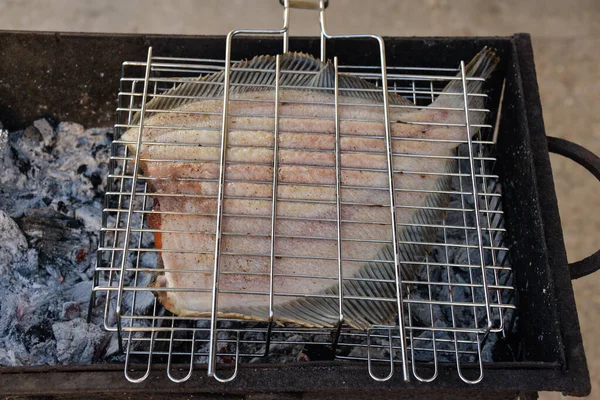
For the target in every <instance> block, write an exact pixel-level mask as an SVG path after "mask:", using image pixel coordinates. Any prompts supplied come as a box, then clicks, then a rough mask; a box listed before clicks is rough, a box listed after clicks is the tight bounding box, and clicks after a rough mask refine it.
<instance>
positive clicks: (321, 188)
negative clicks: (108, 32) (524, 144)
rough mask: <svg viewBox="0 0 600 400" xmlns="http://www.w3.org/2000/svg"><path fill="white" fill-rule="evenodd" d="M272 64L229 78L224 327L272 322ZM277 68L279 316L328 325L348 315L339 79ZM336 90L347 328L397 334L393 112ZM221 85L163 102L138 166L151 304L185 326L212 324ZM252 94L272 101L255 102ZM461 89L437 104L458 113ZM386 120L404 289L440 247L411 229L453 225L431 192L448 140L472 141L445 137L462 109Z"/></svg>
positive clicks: (454, 130)
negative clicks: (146, 206) (239, 321)
mask: <svg viewBox="0 0 600 400" xmlns="http://www.w3.org/2000/svg"><path fill="white" fill-rule="evenodd" d="M274 60H275V57H271V56H261V57H256V58H254V59H252V60H250V61H243V62H241V63H239V64H237V65H234V67H233V72H232V75H231V85H232V86H231V96H230V104H229V115H230V116H229V120H228V134H227V145H228V149H227V153H226V167H225V186H224V196H225V200H224V203H223V215H224V216H223V227H222V231H223V237H222V247H221V259H220V260H221V263H220V275H219V298H218V312H219V315H220V316H222V317H235V318H244V319H254V320H268V319H269V288H270V260H271V258H270V244H271V208H272V194H273V193H272V192H273V187H272V181H273V177H274V176H273V175H274V171H273V165H274V164H273V157H274V154H273V151H274V150H273V147H274V140H275V136H274V129H275V125H274V124H275V120H274V118H273V115H274V112H275V102H274V90H273V88H272V86H271V87H269V85H273V84H274V73H273V72H272V71H274ZM496 63H497V58H496V57H495V55H494V53H493V52H492V51H491V50H489V49H484V50H483V51H482V52H480V53H479V54H478V55H477V56H476V57H475V58H474V59H473V60H472V61H471V63H469V65H468V66H467V75H468V76H479V77H484V78H485V77H487V76H488V75H489V74H490V73H491V72H492V70H493V69H494V67H495V65H496ZM237 67H246V68H261V69H263V70H265V71H268V70H269V69H270V71H271V72H260V73H256V72H254V73H248V72H244V71H236V68H237ZM281 70H282V71H286V72H282V75H281V79H282V80H281V81H280V84H281V89H280V91H279V116H280V117H279V124H278V132H279V133H278V135H279V140H278V148H279V150H278V163H279V167H278V170H277V171H276V173H277V181H278V187H277V216H276V222H275V235H276V236H275V240H274V254H275V261H274V279H273V292H274V294H275V295H274V298H273V302H274V307H273V318H274V320H275V321H276V322H278V323H284V322H285V323H295V324H300V325H304V326H309V327H332V326H335V325H336V324H337V323H338V320H339V312H340V311H339V303H338V261H337V224H336V219H337V206H336V172H335V152H334V149H335V120H334V117H335V108H334V105H333V104H334V94H333V92H332V90H331V88H332V87H333V77H334V72H333V69H332V67H331V64H330V63H321V62H320V61H318V60H315V59H314V58H312V57H310V56H307V55H304V54H298V53H289V54H285V55H283V56H281ZM298 71H304V72H306V71H308V72H313V73H312V74H301V73H298ZM252 74H253V75H252ZM339 76H340V78H339V81H340V92H339V116H340V135H341V138H340V154H341V156H340V166H341V171H340V176H339V179H340V184H341V202H342V205H341V219H342V220H343V221H344V222H343V223H342V225H341V237H342V239H343V240H342V244H341V254H342V258H343V260H344V261H343V262H342V270H343V277H344V283H343V292H344V310H343V314H344V322H345V323H347V324H348V325H349V326H352V327H355V328H363V329H364V328H367V327H370V326H373V325H384V324H391V323H393V321H394V318H395V317H397V313H398V309H397V303H396V300H395V298H396V286H395V271H394V263H393V260H394V255H393V247H392V243H391V241H392V228H391V225H390V223H391V212H390V198H389V189H388V185H389V183H388V182H389V178H388V169H387V168H388V167H387V158H386V155H385V151H386V142H385V126H384V123H383V119H384V112H383V107H382V106H381V105H382V101H381V94H380V93H376V92H374V91H371V92H369V91H368V90H367V91H365V90H363V91H355V92H353V91H351V90H347V89H352V88H362V89H373V88H375V87H374V86H372V85H371V84H370V83H368V82H366V81H363V80H360V79H358V78H355V77H350V76H347V75H339ZM222 80H223V74H222V73H217V74H213V75H209V76H205V77H202V78H200V79H198V80H197V81H196V82H191V83H184V84H182V85H180V86H178V87H176V88H175V89H172V90H171V91H169V92H167V94H171V95H179V96H187V97H191V99H187V100H182V99H177V98H173V97H157V98H155V99H153V100H152V101H150V102H149V103H148V104H147V107H146V109H147V110H148V114H147V115H146V117H145V120H144V129H143V133H142V135H143V136H142V145H141V148H140V161H141V164H140V166H141V169H142V171H143V176H144V177H146V178H148V179H149V180H148V182H149V186H150V188H151V191H152V192H153V198H154V207H153V212H152V213H151V214H149V217H148V225H149V226H150V227H151V228H152V229H154V230H155V232H156V233H155V234H154V235H155V245H156V247H157V249H160V250H161V253H160V257H161V261H162V266H163V267H164V271H163V272H162V273H161V274H160V275H159V276H158V278H157V280H156V288H157V295H158V298H159V300H160V302H161V303H162V304H163V305H164V306H165V307H166V308H167V309H168V310H169V311H171V312H173V313H174V314H177V315H182V316H197V317H206V316H210V313H211V304H212V286H213V264H214V249H215V230H216V217H215V215H216V213H217V193H218V179H219V161H220V144H221V112H222V90H223V89H222V85H214V84H211V83H219V82H222ZM248 83H261V84H263V85H265V87H264V88H263V89H262V90H256V89H255V88H252V87H250V86H248V85H247V84H248ZM480 88H481V82H480V81H471V82H470V83H469V92H471V93H473V92H476V91H479V90H480ZM461 91H462V83H461V81H453V82H452V83H450V84H449V85H448V87H447V88H446V89H445V91H444V94H442V95H440V96H439V97H438V98H437V100H436V101H435V102H434V103H432V106H435V107H436V108H458V109H460V108H463V107H464V105H463V101H462V99H463V98H462V95H460V96H457V95H451V94H449V93H453V92H454V93H460V92H461ZM389 99H390V104H392V105H411V104H412V103H410V102H409V101H408V100H406V99H405V98H403V97H401V96H399V95H396V94H390V95H389ZM469 102H470V103H469V106H470V107H471V108H481V106H482V100H481V98H480V97H472V98H470V100H469ZM160 110H170V111H171V112H160ZM173 110H177V111H176V112H173ZM483 118H484V115H483V113H481V112H471V114H470V120H471V124H480V123H482V122H483ZM390 121H391V124H390V128H391V134H392V137H393V138H394V140H393V143H392V149H393V153H394V154H395V155H394V157H393V166H394V171H395V172H394V174H393V181H394V186H395V189H396V193H395V202H396V205H397V206H398V208H397V210H396V220H397V224H398V227H397V232H398V240H399V253H400V259H401V261H403V264H402V266H401V273H402V276H403V279H405V280H410V279H412V278H413V277H414V275H413V274H414V272H413V271H414V269H413V268H411V265H410V262H416V261H421V260H422V259H423V258H424V256H425V255H426V253H427V251H428V248H429V246H428V245H427V244H426V243H429V242H431V241H433V240H434V239H435V236H436V234H437V229H436V228H433V227H429V228H428V227H422V226H417V225H422V224H429V225H435V224H439V223H440V222H441V220H442V218H443V216H444V215H443V212H442V211H440V210H438V209H437V208H442V207H444V206H445V205H446V204H447V202H448V195H447V194H443V193H431V192H432V191H443V190H448V189H449V184H450V180H449V177H448V176H447V175H446V176H445V175H444V173H447V172H451V171H452V170H453V168H454V167H455V163H456V161H454V160H450V159H448V158H444V157H445V156H451V155H452V154H453V152H454V151H455V148H456V146H457V143H456V142H453V141H459V140H462V141H464V140H466V139H467V134H466V130H465V128H464V127H456V126H452V125H453V124H464V111H462V110H454V111H453V110H440V109H433V107H431V108H422V109H417V108H400V107H391V108H390ZM419 122H428V124H418V123H419ZM414 123H417V124H414ZM431 123H435V124H431ZM437 124H439V125H437ZM474 133H475V132H474V130H473V132H471V134H474ZM138 134H139V129H137V128H132V129H129V130H128V131H127V132H126V133H125V134H124V135H123V136H122V138H121V140H124V141H126V142H128V145H129V147H130V149H131V151H132V152H133V153H134V154H135V152H137V148H136V146H135V143H136V142H137V139H138ZM431 139H443V140H444V141H430V140H431ZM428 140H429V141H428ZM410 155H412V156H410ZM414 155H419V157H415V156H414ZM169 289H170V290H169Z"/></svg>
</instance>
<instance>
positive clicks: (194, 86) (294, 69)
mask: <svg viewBox="0 0 600 400" xmlns="http://www.w3.org/2000/svg"><path fill="white" fill-rule="evenodd" d="M275 62H276V57H275V56H271V55H261V56H256V57H254V58H252V59H250V60H243V61H239V62H237V63H234V64H233V65H232V67H231V68H232V70H231V72H230V78H229V82H230V93H232V94H233V93H244V92H252V91H265V90H273V86H274V85H275V73H274V71H275ZM280 70H281V74H280V82H279V84H280V85H281V86H288V87H294V88H298V89H309V88H314V89H317V88H329V89H333V88H334V79H335V70H334V68H333V64H332V63H331V62H330V61H328V62H326V63H323V62H321V61H320V60H318V59H316V58H314V57H312V56H311V55H308V54H305V53H286V54H283V55H281V57H280ZM224 76H225V72H224V71H219V72H217V73H213V74H208V75H203V76H200V77H197V78H192V79H190V80H189V81H187V82H184V83H181V84H179V85H177V86H175V87H174V88H172V89H169V90H167V91H165V92H164V93H162V95H161V96H160V97H154V98H153V99H152V100H150V101H149V102H147V103H146V114H145V115H146V116H149V115H151V114H152V111H151V110H170V109H175V108H177V107H181V106H183V105H185V104H188V103H192V102H195V101H198V100H201V99H221V98H223V92H224V90H223V83H224ZM338 84H339V87H340V88H342V89H363V90H348V91H344V92H343V93H342V95H343V96H346V97H355V98H362V99H369V100H372V101H377V102H381V101H382V94H381V92H380V91H379V90H376V91H373V90H374V89H378V87H377V86H375V85H374V84H373V83H371V82H368V81H366V80H364V79H361V78H358V77H355V76H351V75H348V74H343V73H340V74H339V78H338ZM365 89H367V90H365ZM368 89H370V90H368ZM388 96H389V101H390V104H397V105H412V103H411V102H410V101H409V100H408V99H406V98H405V97H403V96H400V95H398V94H396V93H390V94H389V95H388ZM137 122H139V112H138V113H136V114H135V115H134V117H133V120H132V123H133V124H135V123H137Z"/></svg>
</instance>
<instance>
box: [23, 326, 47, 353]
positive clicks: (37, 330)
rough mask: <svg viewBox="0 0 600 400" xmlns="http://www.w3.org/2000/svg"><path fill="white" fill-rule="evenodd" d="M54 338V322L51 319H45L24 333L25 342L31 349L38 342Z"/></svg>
mask: <svg viewBox="0 0 600 400" xmlns="http://www.w3.org/2000/svg"><path fill="white" fill-rule="evenodd" d="M53 339H54V333H53V332H52V322H50V320H49V319H43V320H41V321H40V322H39V323H37V324H35V325H32V326H31V327H30V328H29V329H27V331H25V333H24V334H23V342H24V343H25V346H26V347H27V348H28V349H31V348H32V347H33V346H35V345H36V344H39V343H43V342H45V341H48V340H53Z"/></svg>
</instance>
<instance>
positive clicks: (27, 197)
mask: <svg viewBox="0 0 600 400" xmlns="http://www.w3.org/2000/svg"><path fill="white" fill-rule="evenodd" d="M111 138H112V130H111V129H88V130H86V129H84V128H83V127H82V126H80V125H78V124H74V123H67V122H63V123H60V124H53V123H52V121H48V120H38V121H36V122H35V123H34V124H33V125H32V126H30V127H27V128H26V129H25V130H22V131H17V132H12V133H10V134H8V133H6V132H4V133H3V134H2V135H0V168H2V171H3V172H2V174H0V274H1V275H2V277H3V279H1V280H0V365H8V366H16V365H40V364H42V365H43V364H78V363H92V362H104V361H119V362H122V361H123V360H124V355H123V354H120V353H118V344H117V337H116V335H113V334H111V333H109V332H106V331H105V330H104V329H103V324H104V301H105V300H106V297H104V296H98V298H97V299H96V300H97V301H96V307H95V308H93V309H92V313H93V315H92V316H91V321H92V323H91V324H88V323H87V322H86V318H87V312H88V301H89V297H90V293H91V289H92V278H93V274H94V265H95V262H96V251H95V250H96V248H97V247H98V236H97V235H98V232H99V231H100V227H101V226H100V225H101V214H102V207H103V205H102V204H103V196H104V190H105V185H106V176H107V173H108V156H109V146H110V140H111ZM463 147H464V146H463ZM460 151H461V153H460V154H461V155H464V154H465V148H462V149H461V150H460ZM117 168H118V166H117ZM461 169H462V171H463V172H465V171H468V170H469V166H468V165H467V162H466V161H465V162H463V163H462V165H461ZM114 172H115V173H116V174H118V173H120V171H118V170H116V171H114ZM478 172H480V169H478ZM468 181H469V178H468V177H463V179H462V180H459V179H458V178H456V179H454V181H453V185H452V190H453V191H457V192H458V191H465V192H468V191H470V186H469V182H468ZM489 186H490V187H489V191H494V190H495V189H494V187H493V185H491V184H490V185H489ZM151 206H152V205H151V202H150V203H149V204H148V205H147V206H146V208H150V207H151ZM480 206H481V204H480ZM450 207H451V208H456V209H460V208H463V207H466V208H472V207H473V198H472V196H464V197H463V198H461V197H460V196H458V195H456V196H453V197H452V199H451V203H450ZM494 207H495V205H494V204H491V208H494ZM107 218H108V220H107V222H106V226H109V227H110V226H114V224H115V223H116V221H115V220H114V217H112V216H110V215H109V216H107ZM111 218H113V219H111ZM480 222H481V223H482V224H483V226H484V227H487V226H488V224H489V225H490V226H495V224H496V222H495V221H494V220H493V219H492V220H491V221H489V222H488V221H487V219H485V218H484V219H482V220H481V221H480ZM474 224H475V221H474V215H473V213H462V212H457V211H455V212H449V213H448V215H447V218H446V225H448V226H465V225H466V226H474ZM132 226H140V227H143V225H142V221H141V217H140V214H139V213H135V214H133V215H132ZM110 235H111V232H107V233H106V238H105V240H107V241H108V242H111V240H112V239H111V236H110ZM445 235H446V236H444V232H443V231H442V230H440V232H439V237H438V241H439V242H440V243H443V242H444V241H447V242H448V243H464V242H465V240H468V242H469V243H470V244H476V243H477V232H476V231H474V230H469V231H465V230H464V229H447V230H446V232H445ZM465 235H466V236H465ZM466 237H467V238H468V239H466ZM117 239H118V238H117ZM130 240H131V243H138V242H139V245H140V247H142V248H152V247H153V237H152V235H148V234H146V235H142V236H141V237H140V233H138V232H131V238H130ZM483 240H484V245H486V246H489V245H490V243H491V242H490V237H489V236H488V235H484V237H483ZM500 241H501V235H499V236H498V237H496V238H495V241H494V244H495V245H496V246H497V245H499V243H500ZM117 242H118V240H117ZM116 245H117V247H119V246H118V245H119V243H116ZM499 256H500V254H496V255H495V257H496V258H497V257H499ZM137 257H138V255H137V253H136V252H132V254H130V255H129V257H128V259H127V260H126V262H127V264H128V267H130V268H128V269H131V267H133V265H139V266H140V269H141V270H148V269H152V268H154V267H155V266H156V263H157V255H156V253H154V252H141V253H139V260H138V258H137ZM479 257H480V255H479V252H478V250H477V249H466V248H460V247H444V246H436V247H433V248H432V249H431V251H430V253H429V255H428V260H429V261H431V262H434V263H440V264H448V263H450V264H465V265H476V264H478V263H479ZM484 257H485V258H486V260H485V261H486V263H488V264H489V263H491V262H492V259H491V257H492V254H491V252H489V251H487V252H485V253H484ZM495 262H496V264H498V263H499V260H497V259H496V260H495ZM448 273H449V274H450V275H451V276H450V278H448ZM418 274H419V275H420V276H421V279H422V280H429V281H431V282H441V283H443V282H448V279H450V281H451V282H453V283H459V284H461V283H463V284H468V283H469V282H481V281H482V277H481V272H478V271H477V269H469V268H456V267H454V268H452V269H451V270H449V269H448V268H447V267H436V268H431V269H430V271H429V274H430V276H429V277H427V276H426V275H427V273H426V271H425V270H424V269H423V268H421V269H420V270H419V272H418ZM477 274H479V275H477ZM124 279H125V284H126V285H127V286H132V284H131V281H130V280H131V279H137V281H136V283H135V284H134V285H133V286H137V287H146V286H148V285H149V284H150V281H151V279H152V275H151V274H149V273H143V272H140V273H138V274H137V277H134V275H133V274H128V275H126V276H125V277H124ZM486 279H487V282H488V283H493V282H498V283H499V284H509V283H510V281H507V279H510V274H508V273H505V272H502V273H499V274H497V275H494V274H493V273H492V272H488V276H486ZM450 292H451V293H450ZM450 294H452V296H453V298H452V299H453V301H463V302H470V301H472V300H473V298H475V300H476V301H478V302H481V301H482V296H483V292H482V291H481V290H471V289H470V288H469V287H468V285H467V286H453V287H452V290H450V289H449V285H443V284H442V285H433V286H432V289H431V296H432V298H434V299H439V300H449V299H450V297H449V296H450ZM409 295H410V297H411V298H412V299H422V300H426V299H427V298H428V296H429V295H430V294H429V290H428V286H427V285H415V286H413V287H411V289H410V294H409ZM115 297H116V296H111V298H110V300H109V301H110V303H111V305H110V307H109V308H108V309H109V312H108V314H107V316H106V318H107V321H106V322H107V323H108V325H110V326H115V324H116V316H115V314H114V309H115V303H116V298H115ZM123 305H124V309H126V310H131V308H134V314H135V315H136V316H151V315H156V316H162V315H166V314H168V313H167V312H166V311H165V310H164V309H163V308H162V307H161V306H160V305H159V304H158V303H156V300H155V297H154V295H153V294H152V293H151V292H150V291H143V292H137V293H136V294H135V297H134V295H133V293H132V292H130V291H129V292H125V293H124V295H123ZM153 306H154V307H156V310H155V311H153V310H152V307H153ZM453 312H454V315H453ZM453 312H452V309H451V307H434V308H433V309H430V308H429V307H426V306H419V305H417V306H411V308H410V315H408V313H407V321H406V324H407V326H413V327H419V326H423V327H426V326H432V325H433V326H437V327H449V326H452V324H453V318H455V321H454V323H456V325H457V326H467V325H469V324H473V323H474V322H473V321H474V320H477V321H478V323H479V324H484V322H485V321H484V315H482V314H481V313H478V314H477V315H474V314H473V311H472V308H467V307H462V308H454V311H453ZM131 321H132V320H131V319H124V320H123V323H124V324H125V325H127V324H131V323H132V322H131ZM135 323H136V326H139V327H148V326H151V324H152V323H155V322H152V318H147V319H144V318H140V319H137V320H136V322H135ZM180 323H181V324H191V325H190V326H178V328H193V329H196V330H197V331H196V332H197V334H196V337H195V340H197V344H196V345H195V347H194V352H195V353H196V354H198V355H199V356H198V357H196V360H195V361H196V362H201V363H206V356H205V355H206V354H207V352H208V332H207V330H208V326H209V325H208V321H206V320H204V321H202V320H198V321H195V322H187V321H179V322H177V324H180ZM158 324H160V325H161V326H162V327H168V326H167V325H170V324H171V322H169V320H165V321H164V322H160V321H159V322H158ZM165 324H166V325H165ZM220 327H221V328H223V329H224V330H228V332H234V331H235V330H238V329H239V330H241V331H242V333H241V334H240V341H241V343H242V344H241V349H240V354H241V355H242V357H241V360H240V361H241V362H251V363H262V362H277V363H285V362H303V361H314V360H324V359H331V358H333V356H334V354H333V352H332V350H331V348H330V346H328V345H327V343H331V338H332V335H331V333H330V332H320V333H319V334H314V333H305V332H295V331H290V332H282V331H279V332H275V333H274V334H273V335H272V337H271V346H270V352H269V357H267V358H265V357H260V355H261V354H264V353H265V350H266V348H265V344H266V343H265V340H266V338H265V332H266V328H265V327H266V324H265V323H255V322H244V323H243V325H240V323H239V322H229V321H221V322H220ZM193 329H190V330H189V331H187V332H186V331H185V330H182V331H178V332H177V333H176V336H175V338H176V339H177V335H186V334H188V333H189V332H192V331H193ZM221 333H223V334H225V335H224V336H223V338H222V339H223V340H228V342H229V344H226V343H225V342H224V341H223V343H222V344H220V346H221V347H220V348H219V352H220V353H228V354H231V355H233V354H235V345H234V343H235V334H234V333H231V334H226V332H221ZM393 334H394V335H397V333H393ZM168 336H169V334H168V333H166V336H165V335H163V333H161V334H158V335H157V336H156V339H157V341H156V348H155V351H156V354H158V353H160V351H162V352H163V354H164V352H166V351H168V341H169V340H168ZM414 336H415V340H414V343H416V344H418V345H419V346H420V347H421V350H420V351H416V352H415V354H414V357H415V359H417V360H422V361H431V360H432V351H431V346H432V344H431V343H432V341H431V340H427V339H430V338H431V332H429V331H425V330H423V331H418V330H415V331H414ZM144 338H147V336H144V334H143V333H136V334H134V336H133V338H132V340H133V346H132V348H131V349H132V351H133V352H135V351H136V350H139V351H141V352H144V351H145V350H144V346H146V345H147V344H148V343H149V342H148V341H147V340H144ZM419 338H420V339H423V340H422V341H419ZM137 339H140V340H137ZM180 339H181V343H185V344H184V345H181V346H178V345H177V343H176V344H175V346H173V349H174V351H175V352H177V351H180V352H181V354H189V350H190V349H189V348H188V347H189V343H191V341H190V339H191V336H190V337H181V338H180ZM454 339H455V338H454V337H453V336H452V335H451V333H448V332H442V331H440V332H437V333H436V340H437V342H436V346H437V349H438V360H440V361H448V362H452V361H453V360H454V356H455V355H454V350H453V349H454V344H453V341H454ZM456 339H457V340H458V341H462V342H469V341H471V342H473V339H474V336H473V335H471V336H470V337H469V336H468V335H463V336H461V335H460V334H459V335H457V338H456ZM366 342H367V339H366V336H365V335H364V333H363V334H357V335H345V336H343V338H342V339H340V345H339V346H338V348H337V355H338V356H345V357H350V358H352V357H356V358H366V356H367V348H366ZM497 343H498V335H494V334H491V335H489V336H488V337H487V338H486V342H485V343H484V346H483V351H482V358H483V360H484V361H491V360H493V359H495V357H494V352H495V351H496V345H497ZM371 344H372V345H373V347H372V349H371V356H372V357H373V358H374V359H383V360H385V359H388V357H389V351H388V345H389V340H388V337H387V333H386V331H385V330H381V331H378V332H373V335H372V337H371ZM392 344H393V345H394V346H397V345H398V342H397V339H393V341H392ZM161 346H162V347H161ZM461 346H462V347H461V349H460V350H461V352H462V353H463V354H466V357H463V358H464V359H465V360H466V361H474V360H475V355H476V351H475V350H476V349H475V348H474V347H473V346H472V345H471V346H470V347H469V345H461ZM474 351H475V352H474ZM469 354H471V355H469ZM395 357H396V359H397V358H398V354H395ZM187 360H189V356H182V359H181V360H180V361H182V362H187ZM228 360H229V361H231V360H232V358H231V356H224V357H220V362H227V361H228ZM142 362H145V361H144V360H142Z"/></svg>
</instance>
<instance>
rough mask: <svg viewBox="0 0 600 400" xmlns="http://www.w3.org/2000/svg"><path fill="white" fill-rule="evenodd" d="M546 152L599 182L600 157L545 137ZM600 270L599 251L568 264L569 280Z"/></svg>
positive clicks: (575, 146)
mask: <svg viewBox="0 0 600 400" xmlns="http://www.w3.org/2000/svg"><path fill="white" fill-rule="evenodd" d="M547 140H548V150H549V151H550V152H552V153H556V154H560V155H561V156H563V157H567V158H569V159H571V160H573V161H575V162H576V163H577V164H579V165H581V166H582V167H584V168H585V169H587V170H588V171H590V172H591V173H592V175H594V176H595V177H596V179H598V180H599V181H600V157H598V156H597V155H595V154H594V153H592V152H591V151H589V150H588V149H586V148H585V147H582V146H580V145H578V144H575V143H573V142H569V141H568V140H565V139H560V138H555V137H552V136H548V137H547ZM599 269H600V250H598V251H596V252H595V253H594V254H592V255H590V256H588V257H586V258H584V259H583V260H580V261H577V262H574V263H570V264H569V270H570V272H571V279H578V278H581V277H582V276H586V275H589V274H591V273H592V272H595V271H598V270H599Z"/></svg>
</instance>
